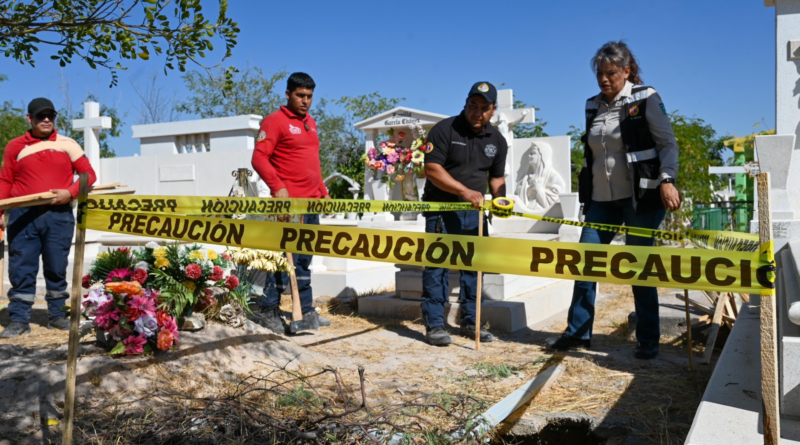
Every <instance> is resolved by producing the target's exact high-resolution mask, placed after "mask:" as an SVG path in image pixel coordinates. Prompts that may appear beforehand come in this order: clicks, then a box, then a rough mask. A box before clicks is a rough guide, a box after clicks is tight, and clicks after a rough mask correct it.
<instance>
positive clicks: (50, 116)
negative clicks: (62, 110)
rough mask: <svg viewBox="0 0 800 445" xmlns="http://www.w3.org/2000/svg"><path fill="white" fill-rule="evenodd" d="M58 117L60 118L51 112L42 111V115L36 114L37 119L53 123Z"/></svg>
mask: <svg viewBox="0 0 800 445" xmlns="http://www.w3.org/2000/svg"><path fill="white" fill-rule="evenodd" d="M56 116H58V113H56V112H55V111H50V112H47V111H42V112H41V113H36V119H37V120H40V121H43V120H45V119H50V121H51V122H52V121H54V120H56Z"/></svg>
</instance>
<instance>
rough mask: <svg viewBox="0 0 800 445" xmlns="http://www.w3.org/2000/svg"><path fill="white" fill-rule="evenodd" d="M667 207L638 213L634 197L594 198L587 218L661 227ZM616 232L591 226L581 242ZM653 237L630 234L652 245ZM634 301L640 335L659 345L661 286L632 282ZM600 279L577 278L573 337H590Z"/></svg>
mask: <svg viewBox="0 0 800 445" xmlns="http://www.w3.org/2000/svg"><path fill="white" fill-rule="evenodd" d="M665 214H666V210H664V209H659V210H653V211H649V212H643V213H636V211H635V210H634V209H633V205H632V204H631V200H630V199H620V200H618V201H592V205H591V207H589V212H588V213H587V214H586V222H591V223H599V224H613V225H621V224H622V223H625V225H626V226H628V227H643V228H645V229H657V228H658V226H659V225H661V222H662V221H664V215H665ZM614 235H616V234H615V233H614V232H607V231H604V230H595V229H591V228H588V227H584V228H583V232H581V241H580V242H581V243H590V244H610V243H611V240H613V239H614ZM654 241H655V240H654V239H653V238H644V237H639V236H632V235H627V236H626V237H625V244H626V245H628V246H647V247H651V246H652V245H653V243H654ZM632 287H633V301H634V306H635V308H636V339H637V340H638V341H639V344H640V345H642V346H643V347H645V348H649V349H652V348H657V347H658V339H659V337H660V330H659V320H658V289H656V288H655V287H644V286H632ZM596 294H597V283H595V282H592V281H576V282H575V288H574V290H573V293H572V304H571V305H570V307H569V314H568V316H567V330H566V334H567V335H569V336H570V337H573V338H579V339H589V338H591V336H592V325H593V324H594V301H595V297H596V296H597V295H596Z"/></svg>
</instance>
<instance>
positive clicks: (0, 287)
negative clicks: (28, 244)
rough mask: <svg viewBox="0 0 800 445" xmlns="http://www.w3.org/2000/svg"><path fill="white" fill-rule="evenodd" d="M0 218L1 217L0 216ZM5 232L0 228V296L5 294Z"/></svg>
mask: <svg viewBox="0 0 800 445" xmlns="http://www.w3.org/2000/svg"><path fill="white" fill-rule="evenodd" d="M0 218H3V217H2V216H0ZM5 235H6V234H5V233H4V232H3V231H2V230H0V297H2V296H5V294H6V236H5Z"/></svg>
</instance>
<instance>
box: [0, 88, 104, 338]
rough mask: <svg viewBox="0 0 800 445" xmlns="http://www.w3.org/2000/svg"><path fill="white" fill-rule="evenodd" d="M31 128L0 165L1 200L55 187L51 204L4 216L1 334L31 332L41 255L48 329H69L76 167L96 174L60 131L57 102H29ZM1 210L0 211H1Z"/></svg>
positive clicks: (1, 225)
mask: <svg viewBox="0 0 800 445" xmlns="http://www.w3.org/2000/svg"><path fill="white" fill-rule="evenodd" d="M28 122H30V124H31V129H30V130H28V132H26V133H25V134H24V135H23V136H20V137H18V138H16V139H13V140H12V141H11V142H9V143H8V145H7V146H6V150H5V153H4V154H3V167H2V168H1V169H0V199H7V198H15V197H18V196H25V195H31V194H34V193H44V192H53V193H55V194H56V197H55V198H54V199H53V200H52V201H51V202H50V204H49V205H40V206H35V207H25V208H17V209H11V210H9V211H8V212H7V213H8V215H7V218H8V222H7V223H6V220H4V219H2V218H0V228H4V229H5V228H6V224H7V225H8V230H7V236H8V278H9V280H10V281H11V290H10V291H8V299H9V300H10V303H9V305H8V312H9V314H10V315H11V324H9V325H8V326H7V327H6V329H5V330H4V331H3V332H2V333H0V337H2V338H11V337H17V336H20V335H23V334H28V333H30V332H31V328H30V324H29V323H30V318H31V307H32V306H33V300H34V297H35V295H36V275H37V274H38V273H39V256H40V255H41V257H42V265H43V267H44V280H45V284H46V294H45V300H46V301H47V311H48V315H49V316H50V321H49V322H48V323H47V328H48V329H62V330H68V329H69V314H68V313H67V312H65V311H64V310H63V309H61V308H62V307H63V306H64V305H65V303H66V301H67V298H68V297H69V293H67V263H68V262H69V251H70V247H71V246H72V235H73V233H75V218H74V216H73V214H72V206H71V205H70V202H71V201H72V200H73V199H74V198H75V197H77V196H78V183H77V182H75V181H74V172H77V173H78V174H80V173H88V174H89V185H90V186H91V185H92V184H94V181H95V179H96V177H95V173H94V170H93V169H92V166H91V164H89V160H88V159H86V157H85V156H84V155H83V150H82V149H81V146H80V145H78V143H77V142H75V141H74V140H72V139H70V138H68V137H65V136H61V135H59V134H58V133H57V132H56V128H55V122H56V111H55V107H54V106H53V103H52V102H50V101H49V100H47V99H45V98H38V99H34V100H32V101H31V103H30V104H28ZM0 213H1V212H0Z"/></svg>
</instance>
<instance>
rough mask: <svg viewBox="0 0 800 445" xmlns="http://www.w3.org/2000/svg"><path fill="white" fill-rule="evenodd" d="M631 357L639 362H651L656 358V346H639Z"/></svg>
mask: <svg viewBox="0 0 800 445" xmlns="http://www.w3.org/2000/svg"><path fill="white" fill-rule="evenodd" d="M633 356H634V357H636V358H638V359H640V360H652V359H654V358H656V357H658V345H656V346H644V345H639V346H637V347H636V352H634V353H633Z"/></svg>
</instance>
